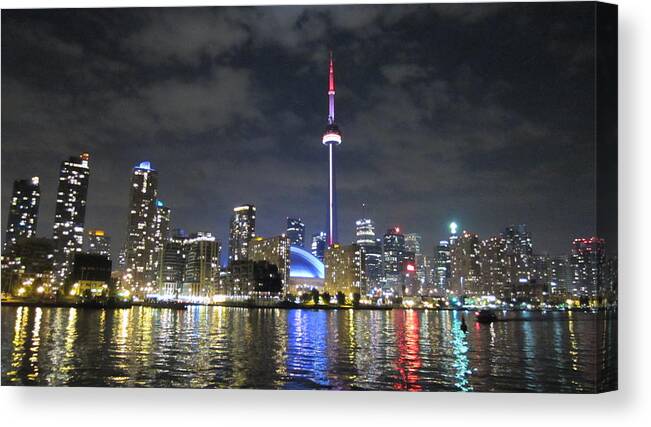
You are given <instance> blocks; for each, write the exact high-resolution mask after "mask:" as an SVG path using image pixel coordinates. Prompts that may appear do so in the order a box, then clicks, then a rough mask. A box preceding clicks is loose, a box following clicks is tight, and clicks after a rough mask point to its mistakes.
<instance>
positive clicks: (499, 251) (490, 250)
mask: <svg viewBox="0 0 651 427" xmlns="http://www.w3.org/2000/svg"><path fill="white" fill-rule="evenodd" d="M479 259H480V263H481V287H480V289H481V290H482V291H483V292H486V293H489V294H492V295H499V296H503V295H507V294H509V288H508V281H507V268H506V267H507V258H506V240H505V239H504V238H503V237H501V236H495V237H491V238H489V239H486V240H482V242H481V247H480V250H479Z"/></svg>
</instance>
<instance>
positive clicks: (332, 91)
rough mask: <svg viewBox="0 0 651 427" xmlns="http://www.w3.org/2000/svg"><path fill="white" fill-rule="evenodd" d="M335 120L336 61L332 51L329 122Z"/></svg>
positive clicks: (329, 83)
mask: <svg viewBox="0 0 651 427" xmlns="http://www.w3.org/2000/svg"><path fill="white" fill-rule="evenodd" d="M334 122H335V62H334V60H333V58H332V50H331V51H330V67H329V70H328V124H333V123H334Z"/></svg>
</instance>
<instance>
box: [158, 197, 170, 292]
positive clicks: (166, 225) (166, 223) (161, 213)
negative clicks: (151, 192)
mask: <svg viewBox="0 0 651 427" xmlns="http://www.w3.org/2000/svg"><path fill="white" fill-rule="evenodd" d="M171 215H172V211H171V210H170V208H169V207H167V206H165V203H163V201H162V200H156V224H155V232H154V240H155V241H156V242H155V249H154V252H155V253H154V270H155V272H156V274H155V276H154V278H155V280H156V282H160V277H159V274H160V264H161V263H162V262H163V247H164V246H165V242H167V241H168V240H169V238H170V224H171V222H172V218H171Z"/></svg>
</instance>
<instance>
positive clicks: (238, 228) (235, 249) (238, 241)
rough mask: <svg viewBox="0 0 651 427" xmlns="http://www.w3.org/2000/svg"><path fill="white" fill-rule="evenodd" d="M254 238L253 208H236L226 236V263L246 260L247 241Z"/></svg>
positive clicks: (250, 206) (247, 206)
mask: <svg viewBox="0 0 651 427" xmlns="http://www.w3.org/2000/svg"><path fill="white" fill-rule="evenodd" d="M254 237H255V206H253V205H241V206H236V207H235V208H234V209H233V216H232V217H231V225H230V229H229V234H228V262H232V261H241V260H245V259H248V258H247V256H248V252H249V251H248V249H249V240H251V239H252V238H254Z"/></svg>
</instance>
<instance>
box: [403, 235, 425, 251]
mask: <svg viewBox="0 0 651 427" xmlns="http://www.w3.org/2000/svg"><path fill="white" fill-rule="evenodd" d="M422 243H423V237H422V236H421V235H420V234H417V233H406V234H405V250H406V251H407V252H411V253H413V254H414V255H420V254H421V253H422V251H421V246H422Z"/></svg>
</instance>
